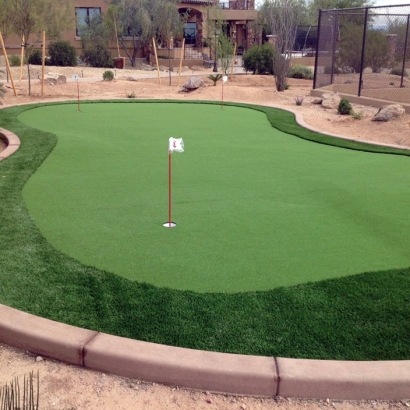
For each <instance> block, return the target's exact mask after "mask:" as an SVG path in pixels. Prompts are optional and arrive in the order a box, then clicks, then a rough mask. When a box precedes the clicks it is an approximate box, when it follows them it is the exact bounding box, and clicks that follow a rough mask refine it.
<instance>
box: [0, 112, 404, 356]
mask: <svg viewBox="0 0 410 410" xmlns="http://www.w3.org/2000/svg"><path fill="white" fill-rule="evenodd" d="M29 108H30V107H15V108H11V109H4V110H1V111H0V126H1V127H3V128H6V129H10V130H11V131H13V132H15V133H16V134H17V135H18V136H19V137H20V139H21V141H22V146H21V148H20V149H19V150H18V151H17V152H16V153H15V154H14V155H13V156H12V157H10V158H9V159H7V160H5V161H2V162H1V163H0V241H1V244H2V245H1V248H0V284H1V286H0V303H3V304H6V305H8V306H12V307H15V308H17V309H21V310H24V311H27V312H30V313H33V314H36V315H40V316H43V317H47V318H50V319H53V320H58V321H61V322H64V323H69V324H72V325H76V326H82V327H86V328H89V329H95V330H99V331H102V332H107V333H111V334H117V335H120V336H125V337H131V338H136V339H140V340H147V341H152V342H157V343H165V344H169V345H175V346H183V347H189V348H199V349H205V350H214V351H221V352H235V353H245V354H257V355H270V356H282V357H304V358H317V359H346V360H395V359H410V355H409V349H408V340H409V338H410V322H409V320H408V318H409V317H410V296H409V292H408V289H409V285H410V283H409V279H410V269H408V268H406V269H401V270H390V271H381V272H369V273H362V274H359V275H354V276H347V277H343V278H340V279H331V280H324V281H320V282H316V283H308V284H304V285H298V286H293V287H281V288H276V289H274V290H271V291H264V292H244V293H238V294H227V295H224V294H199V293H194V292H189V291H177V290H170V289H165V288H157V287H154V286H151V285H145V284H141V283H139V282H132V281H129V280H127V279H124V278H122V277H120V276H118V275H113V274H111V273H108V272H104V271H101V270H98V269H95V268H91V267H87V266H85V265H83V264H81V263H79V262H77V261H75V260H73V259H72V258H70V257H67V256H66V255H64V254H62V253H60V252H58V251H56V250H55V249H54V248H53V247H52V246H51V245H50V244H49V243H48V242H47V241H46V240H45V239H44V237H43V236H42V235H41V234H40V232H39V230H38V228H37V226H36V225H35V224H34V223H33V221H32V219H31V217H30V216H29V214H28V212H27V209H26V206H25V204H24V202H23V200H22V195H21V191H22V189H23V187H24V185H25V183H26V182H27V180H28V179H29V177H30V176H31V175H32V174H33V173H34V172H35V171H36V169H37V168H38V167H39V166H40V165H41V163H42V162H43V161H44V159H45V158H46V157H47V156H48V155H49V153H50V152H51V151H52V150H53V148H54V147H55V144H56V137H55V136H54V135H53V134H49V133H45V132H39V131H37V130H34V129H32V128H30V127H27V126H24V125H23V124H21V123H20V122H18V120H17V119H16V117H17V115H18V114H19V113H21V112H23V111H25V110H27V109H29ZM67 109H69V106H68V107H67ZM258 109H260V110H262V111H266V112H267V115H268V116H269V118H270V120H271V121H272V122H273V123H274V125H276V126H277V127H285V126H286V124H288V126H289V129H290V130H292V132H293V133H295V134H298V135H299V136H300V137H303V138H306V139H317V140H320V141H321V142H323V143H326V144H332V143H336V144H342V145H348V147H349V148H356V149H363V150H372V149H375V150H381V151H385V152H388V151H391V152H395V153H399V152H398V151H397V150H390V149H387V148H382V149H379V148H372V147H371V146H366V145H360V144H357V143H352V142H347V143H346V142H344V141H340V140H333V139H332V138H329V137H326V136H324V135H320V134H315V133H312V132H311V131H307V130H304V129H301V128H299V127H297V126H296V125H295V123H294V121H293V117H292V116H291V115H290V114H288V113H285V112H283V111H280V110H275V109H270V108H263V107H258ZM275 119H276V120H277V121H278V122H276V123H275V122H274V121H275ZM400 153H402V154H406V152H400ZM185 154H186V153H184V154H181V155H185ZM397 158H399V157H397ZM392 207H394V203H393V202H392Z"/></svg>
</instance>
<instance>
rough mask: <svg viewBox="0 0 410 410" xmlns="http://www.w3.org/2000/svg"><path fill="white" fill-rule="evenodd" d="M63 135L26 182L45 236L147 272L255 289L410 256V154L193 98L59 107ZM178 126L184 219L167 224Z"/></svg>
mask: <svg viewBox="0 0 410 410" xmlns="http://www.w3.org/2000/svg"><path fill="white" fill-rule="evenodd" d="M18 118H19V120H20V121H21V122H23V123H25V124H27V125H29V126H31V127H33V128H37V129H40V130H44V131H48V132H52V133H55V134H56V135H57V137H58V144H57V146H56V147H55V149H54V150H53V152H52V153H51V155H50V156H49V157H48V158H47V159H46V161H45V162H44V163H43V164H42V165H41V166H40V168H39V169H38V170H37V172H36V173H35V174H34V175H33V176H32V177H31V179H30V180H29V182H28V183H27V185H26V186H25V188H24V190H23V196H24V200H25V202H26V204H27V206H28V209H29V212H30V214H31V215H32V217H33V218H34V220H35V222H36V224H37V225H38V226H39V228H40V230H41V232H42V234H43V235H44V236H45V238H46V239H47V240H48V241H49V242H50V243H51V244H52V245H53V246H54V247H55V248H57V249H58V250H61V251H62V252H64V253H66V254H68V255H70V256H72V257H73V258H75V259H77V260H78V261H80V262H82V263H84V264H86V265H91V266H95V267H97V268H99V269H103V270H106V271H109V272H113V273H116V274H118V275H121V276H124V277H125V278H127V279H131V280H134V281H138V282H147V283H150V284H153V285H156V286H161V287H169V288H173V289H180V290H191V291H196V292H225V293H232V292H245V291H258V290H268V289H273V288H277V287H279V286H290V285H296V284H300V283H306V282H310V281H320V280H323V279H329V278H335V277H341V276H343V275H353V274H358V273H361V272H366V271H376V270H384V269H394V268H403V267H407V266H409V265H410V254H409V252H408V247H407V244H408V243H409V240H410V229H409V225H410V223H409V217H408V206H409V204H410V190H409V189H408V175H409V171H410V162H409V159H408V158H407V157H404V156H394V155H384V154H379V153H370V152H363V151H354V150H347V149H343V148H340V147H334V146H328V145H323V144H317V143H313V142H310V141H306V140H303V139H300V138H296V137H294V136H292V135H289V134H286V133H283V132H281V131H279V130H277V129H275V128H272V126H271V124H270V123H269V121H268V120H267V117H266V115H265V113H263V112H259V111H256V110H251V109H248V108H243V107H237V106H225V107H224V109H222V110H221V108H220V107H219V106H218V105H209V104H181V103H155V104H153V103H151V104H138V103H135V104H130V103H104V104H84V105H83V106H82V111H81V112H80V113H78V112H77V106H76V105H74V104H72V105H51V106H45V107H39V108H35V109H32V110H27V111H25V112H23V113H22V114H20V115H19V117H18ZM170 136H173V137H177V138H179V137H182V138H184V142H185V147H186V151H185V153H183V154H177V153H175V154H173V169H174V172H173V180H174V183H173V192H174V202H173V205H174V207H173V208H174V212H173V215H174V217H173V219H174V220H175V221H176V222H177V224H178V225H177V228H175V229H168V228H163V227H162V223H163V222H165V221H166V220H167V195H168V191H167V182H168V176H167V171H168V158H167V157H168V156H167V141H168V138H169V137H170Z"/></svg>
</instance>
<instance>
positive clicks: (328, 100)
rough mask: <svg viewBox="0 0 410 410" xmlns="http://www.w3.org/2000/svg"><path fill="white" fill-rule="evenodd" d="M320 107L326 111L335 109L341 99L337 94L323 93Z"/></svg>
mask: <svg viewBox="0 0 410 410" xmlns="http://www.w3.org/2000/svg"><path fill="white" fill-rule="evenodd" d="M322 97H323V101H322V107H323V108H326V109H331V110H332V109H335V108H337V107H338V106H339V103H340V100H341V97H340V95H339V93H338V92H336V93H324V94H323V95H322Z"/></svg>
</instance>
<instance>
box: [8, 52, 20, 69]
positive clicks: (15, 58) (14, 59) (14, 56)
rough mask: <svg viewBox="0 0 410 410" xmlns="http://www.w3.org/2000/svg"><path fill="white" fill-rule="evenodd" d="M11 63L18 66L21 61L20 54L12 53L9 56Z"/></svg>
mask: <svg viewBox="0 0 410 410" xmlns="http://www.w3.org/2000/svg"><path fill="white" fill-rule="evenodd" d="M9 63H10V65H11V66H12V67H18V66H19V65H20V63H21V59H20V56H19V55H17V54H11V55H10V56H9Z"/></svg>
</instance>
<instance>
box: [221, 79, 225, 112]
mask: <svg viewBox="0 0 410 410" xmlns="http://www.w3.org/2000/svg"><path fill="white" fill-rule="evenodd" d="M223 105H224V80H223V79H222V101H221V110H222V109H223Z"/></svg>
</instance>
